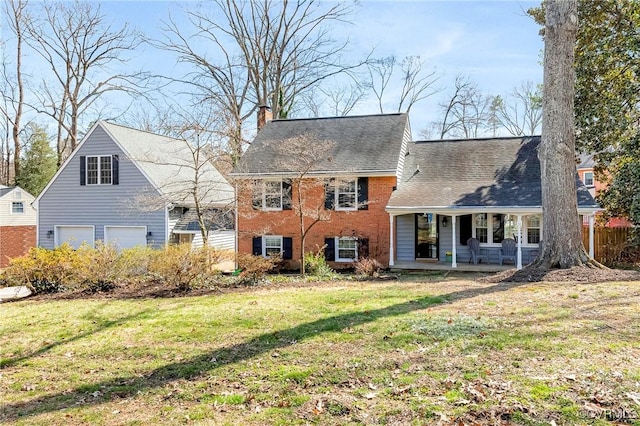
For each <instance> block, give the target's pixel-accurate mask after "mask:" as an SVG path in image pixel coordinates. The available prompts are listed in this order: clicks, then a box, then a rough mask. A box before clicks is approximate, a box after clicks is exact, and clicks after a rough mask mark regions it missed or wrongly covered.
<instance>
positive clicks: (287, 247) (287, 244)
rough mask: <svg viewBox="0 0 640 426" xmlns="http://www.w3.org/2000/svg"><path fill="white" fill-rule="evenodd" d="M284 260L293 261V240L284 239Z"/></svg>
mask: <svg viewBox="0 0 640 426" xmlns="http://www.w3.org/2000/svg"><path fill="white" fill-rule="evenodd" d="M282 258H283V259H285V260H289V259H293V238H291V237H282Z"/></svg>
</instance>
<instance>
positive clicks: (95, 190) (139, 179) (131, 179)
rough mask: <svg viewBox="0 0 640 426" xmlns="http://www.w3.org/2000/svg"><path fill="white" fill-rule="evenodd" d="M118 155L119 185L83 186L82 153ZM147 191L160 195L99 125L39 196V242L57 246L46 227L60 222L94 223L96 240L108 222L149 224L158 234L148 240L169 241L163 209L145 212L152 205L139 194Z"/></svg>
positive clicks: (46, 246) (64, 223) (156, 243)
mask: <svg viewBox="0 0 640 426" xmlns="http://www.w3.org/2000/svg"><path fill="white" fill-rule="evenodd" d="M113 154H117V155H119V158H120V161H119V169H120V170H119V173H120V182H119V185H84V186H81V185H80V158H79V157H80V156H86V155H113ZM142 193H148V194H150V195H151V196H152V198H153V197H156V196H157V194H158V192H157V191H156V190H155V189H154V188H152V187H151V185H150V184H149V182H148V180H147V179H146V177H145V176H144V175H143V174H142V173H141V172H140V170H139V169H138V168H137V167H136V166H135V164H133V162H132V161H131V160H130V159H129V158H127V156H126V155H125V153H124V152H123V151H122V150H121V149H120V148H119V147H118V145H116V144H115V143H114V142H113V140H112V139H111V138H110V137H109V136H108V134H107V133H106V132H105V131H104V130H103V129H102V128H101V127H100V126H97V127H96V128H95V129H94V131H93V132H92V133H91V134H90V135H89V136H88V139H87V140H86V141H85V142H84V143H83V144H82V145H81V146H80V147H79V148H78V151H77V152H76V153H74V155H72V157H71V158H70V159H69V161H67V162H66V163H65V165H64V166H63V169H62V170H61V171H60V173H59V174H58V175H57V177H56V179H55V181H54V182H52V183H51V185H50V186H49V188H48V189H47V191H46V192H45V193H44V194H43V195H42V196H41V198H40V200H39V205H38V214H39V227H38V242H39V245H40V246H42V247H45V248H53V247H54V239H53V238H51V237H50V236H47V231H48V230H52V229H54V227H55V226H56V225H93V226H95V229H96V235H95V237H96V240H103V239H104V227H105V225H132V226H146V227H147V229H148V230H149V231H151V232H152V234H153V239H152V240H151V241H149V243H150V244H152V245H155V246H159V245H162V244H164V242H165V241H166V236H165V223H164V220H165V212H164V209H160V210H155V211H151V212H148V211H145V210H148V209H149V206H144V205H143V204H141V203H140V202H139V199H137V196H138V195H140V194H142Z"/></svg>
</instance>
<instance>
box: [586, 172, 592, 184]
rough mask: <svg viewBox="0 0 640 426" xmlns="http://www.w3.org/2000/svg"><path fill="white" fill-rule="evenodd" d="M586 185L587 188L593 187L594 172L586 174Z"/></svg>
mask: <svg viewBox="0 0 640 426" xmlns="http://www.w3.org/2000/svg"><path fill="white" fill-rule="evenodd" d="M584 184H585V185H586V186H593V172H586V173H585V174H584Z"/></svg>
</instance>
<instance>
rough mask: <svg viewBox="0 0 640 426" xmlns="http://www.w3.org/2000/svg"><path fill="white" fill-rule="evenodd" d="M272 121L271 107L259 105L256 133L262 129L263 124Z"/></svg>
mask: <svg viewBox="0 0 640 426" xmlns="http://www.w3.org/2000/svg"><path fill="white" fill-rule="evenodd" d="M271 120H273V113H272V112H271V107H268V106H267V105H260V106H259V107H258V131H260V129H262V128H263V127H264V125H265V124H267V123H268V122H270V121H271Z"/></svg>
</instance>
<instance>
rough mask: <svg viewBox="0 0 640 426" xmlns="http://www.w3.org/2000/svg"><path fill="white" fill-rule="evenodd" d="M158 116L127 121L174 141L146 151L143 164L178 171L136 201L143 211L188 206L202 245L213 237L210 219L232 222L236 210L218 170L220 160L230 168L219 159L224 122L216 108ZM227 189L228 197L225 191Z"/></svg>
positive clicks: (174, 110)
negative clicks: (229, 219)
mask: <svg viewBox="0 0 640 426" xmlns="http://www.w3.org/2000/svg"><path fill="white" fill-rule="evenodd" d="M154 113H155V115H151V114H150V113H149V111H147V112H146V113H140V114H136V115H132V116H130V117H129V120H128V123H129V124H130V125H131V126H133V127H136V128H140V129H144V130H145V131H148V132H152V133H157V134H162V135H166V136H169V137H171V138H174V139H176V140H175V141H172V143H170V144H169V143H167V147H158V149H159V150H160V152H145V153H144V155H141V156H140V158H136V160H137V161H139V162H145V163H151V164H153V165H154V166H161V167H167V168H168V169H171V170H174V171H175V176H174V178H172V179H170V180H168V181H167V182H165V183H164V184H163V185H161V186H160V187H159V188H158V189H159V190H160V194H157V193H156V192H155V191H151V192H147V193H143V194H141V195H140V196H138V197H136V199H135V202H134V203H135V204H136V205H139V206H140V207H141V208H142V209H146V210H157V209H161V208H164V206H165V205H166V204H167V203H171V204H174V205H176V206H180V207H184V208H188V209H189V210H191V212H193V213H194V214H193V215H192V216H193V218H194V219H195V220H196V221H197V222H198V226H199V231H200V235H201V236H202V241H203V244H204V245H205V246H206V245H207V244H208V241H209V228H210V225H211V224H212V223H221V222H225V221H227V220H228V218H229V217H231V216H232V214H233V213H232V212H233V191H232V188H231V186H229V185H228V183H227V182H226V181H224V179H223V176H221V175H220V174H219V173H218V172H219V171H220V167H218V164H216V163H220V162H221V161H222V162H223V165H224V166H226V167H227V168H228V166H229V164H228V162H224V158H222V159H221V150H220V147H219V130H218V129H219V128H220V127H221V126H224V123H221V118H220V116H219V115H218V114H216V113H215V112H209V113H206V112H205V111H203V110H201V109H194V110H187V109H186V108H177V107H169V106H168V107H167V108H165V109H162V108H159V107H158V105H156V108H155V111H154ZM225 191H227V192H228V194H227V199H226V200H225V199H223V198H224V197H222V196H223V195H224V194H222V193H223V192H225Z"/></svg>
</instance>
